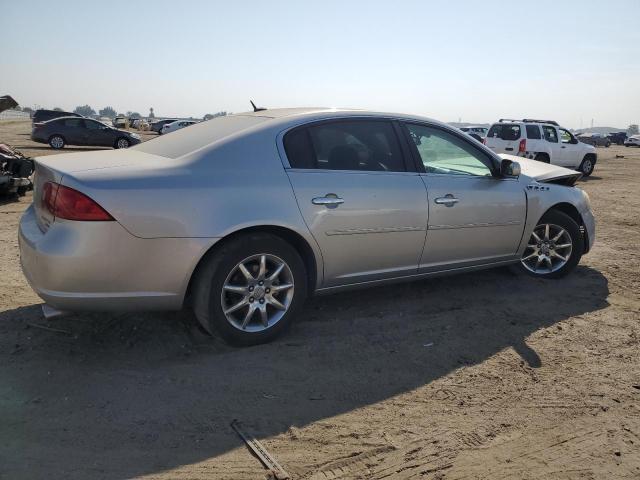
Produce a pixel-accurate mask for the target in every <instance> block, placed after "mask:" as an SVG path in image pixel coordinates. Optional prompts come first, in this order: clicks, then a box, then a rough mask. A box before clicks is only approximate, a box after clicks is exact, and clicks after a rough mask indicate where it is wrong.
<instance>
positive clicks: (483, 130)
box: [460, 127, 489, 142]
mask: <svg viewBox="0 0 640 480" xmlns="http://www.w3.org/2000/svg"><path fill="white" fill-rule="evenodd" d="M460 130H462V131H463V132H464V133H466V134H467V135H469V136H470V137H473V138H475V139H476V140H477V141H479V142H482V141H484V139H485V138H486V136H487V132H488V131H489V129H488V128H487V127H460Z"/></svg>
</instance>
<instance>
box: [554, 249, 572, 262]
mask: <svg viewBox="0 0 640 480" xmlns="http://www.w3.org/2000/svg"><path fill="white" fill-rule="evenodd" d="M551 255H553V256H554V257H556V258H559V259H560V260H562V261H563V262H566V261H567V260H568V259H569V257H563V256H562V255H560V254H559V253H558V252H555V251H554V252H551Z"/></svg>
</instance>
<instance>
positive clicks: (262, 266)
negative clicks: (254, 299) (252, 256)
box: [258, 255, 267, 279]
mask: <svg viewBox="0 0 640 480" xmlns="http://www.w3.org/2000/svg"><path fill="white" fill-rule="evenodd" d="M266 273H267V257H266V256H265V255H262V256H261V257H260V270H259V271H258V278H259V279H263V278H264V276H265V275H266Z"/></svg>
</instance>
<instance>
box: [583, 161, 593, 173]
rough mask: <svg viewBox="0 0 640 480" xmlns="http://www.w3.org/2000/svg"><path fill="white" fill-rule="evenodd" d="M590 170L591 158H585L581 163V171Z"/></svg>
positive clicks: (587, 171) (586, 171)
mask: <svg viewBox="0 0 640 480" xmlns="http://www.w3.org/2000/svg"><path fill="white" fill-rule="evenodd" d="M589 172H591V160H585V161H584V162H583V163H582V173H589Z"/></svg>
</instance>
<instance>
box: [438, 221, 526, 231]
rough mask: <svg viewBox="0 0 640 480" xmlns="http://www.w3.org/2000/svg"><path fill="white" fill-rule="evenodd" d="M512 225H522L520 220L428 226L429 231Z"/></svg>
mask: <svg viewBox="0 0 640 480" xmlns="http://www.w3.org/2000/svg"><path fill="white" fill-rule="evenodd" d="M512 225H522V222H521V221H520V220H512V221H510V222H500V223H465V224H461V225H429V227H428V229H429V230H452V229H455V228H478V227H510V226H512Z"/></svg>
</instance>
